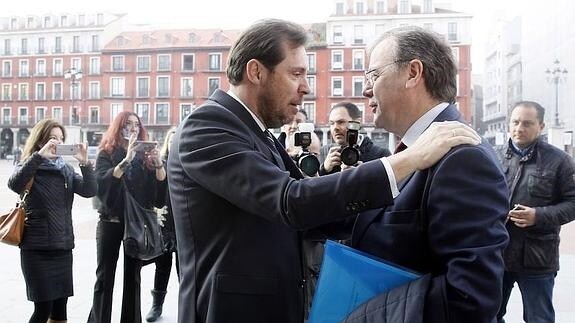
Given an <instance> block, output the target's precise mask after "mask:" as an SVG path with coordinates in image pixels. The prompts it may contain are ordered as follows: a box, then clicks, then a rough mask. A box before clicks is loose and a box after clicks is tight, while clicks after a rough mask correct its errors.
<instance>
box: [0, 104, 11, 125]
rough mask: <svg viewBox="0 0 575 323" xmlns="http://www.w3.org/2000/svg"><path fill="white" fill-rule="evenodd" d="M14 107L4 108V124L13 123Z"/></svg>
mask: <svg viewBox="0 0 575 323" xmlns="http://www.w3.org/2000/svg"><path fill="white" fill-rule="evenodd" d="M11 112H12V109H10V108H4V109H2V124H5V125H9V124H12V115H11Z"/></svg>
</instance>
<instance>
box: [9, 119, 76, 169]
mask: <svg viewBox="0 0 575 323" xmlns="http://www.w3.org/2000/svg"><path fill="white" fill-rule="evenodd" d="M54 128H60V130H62V135H63V139H64V141H66V129H65V128H64V126H62V125H61V124H60V123H59V122H58V121H56V119H42V120H40V121H39V122H38V123H37V124H36V125H35V126H34V128H32V131H31V132H30V136H28V139H26V144H25V145H24V149H23V150H22V156H21V157H20V160H26V158H28V157H30V156H31V155H32V154H33V153H35V152H37V151H39V150H40V149H42V147H44V145H45V144H46V143H47V142H48V141H49V140H50V132H52V129H54Z"/></svg>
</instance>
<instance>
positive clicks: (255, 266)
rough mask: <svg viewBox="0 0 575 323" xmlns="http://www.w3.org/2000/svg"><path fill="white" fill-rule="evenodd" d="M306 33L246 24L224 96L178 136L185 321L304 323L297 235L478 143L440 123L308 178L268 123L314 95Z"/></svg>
mask: <svg viewBox="0 0 575 323" xmlns="http://www.w3.org/2000/svg"><path fill="white" fill-rule="evenodd" d="M306 40H307V33H306V31H305V29H303V28H302V27H301V26H299V25H297V24H294V23H291V22H288V21H284V20H279V19H267V20H263V21H260V22H258V23H256V24H254V25H252V26H251V27H248V28H246V29H245V30H244V31H243V33H242V35H241V36H240V37H239V38H238V40H237V41H236V42H235V44H234V45H233V47H232V49H231V51H230V54H229V56H228V64H227V70H226V73H227V77H228V80H229V82H230V89H229V91H227V92H224V91H222V90H216V91H215V92H214V93H213V94H212V95H211V96H210V98H209V99H208V100H207V101H206V102H205V103H203V104H202V105H201V106H200V107H198V108H197V109H195V110H194V111H193V112H192V113H190V114H189V115H188V116H187V117H186V118H185V119H184V120H183V121H182V123H181V124H180V126H179V127H178V130H177V131H176V134H175V135H174V139H173V141H174V142H173V145H172V147H171V150H170V154H169V157H168V171H169V185H170V188H169V190H170V198H171V201H172V211H173V215H174V223H175V228H176V238H177V240H178V261H179V264H180V291H179V301H178V322H180V323H189V322H198V323H200V322H274V323H301V322H303V320H304V306H305V304H306V301H305V295H304V294H305V284H306V282H305V279H304V275H303V272H302V270H303V263H302V262H303V260H302V257H303V255H302V253H301V234H300V230H306V229H309V228H312V227H315V226H319V225H322V224H326V223H329V222H333V221H338V220H341V219H345V218H349V217H355V216H356V215H357V213H358V212H359V211H362V210H366V209H371V208H376V207H381V206H383V205H388V204H391V203H393V197H394V193H393V192H396V193H397V189H395V190H393V188H392V185H391V184H390V183H392V179H390V178H391V177H393V178H394V179H397V180H401V179H404V178H406V177H407V176H408V175H409V174H411V173H412V172H414V171H415V170H417V169H424V168H427V167H429V166H430V165H432V164H433V163H434V162H435V161H436V160H437V159H438V158H439V157H441V156H442V155H444V154H445V153H447V152H448V151H449V149H450V148H451V147H452V146H454V145H459V144H462V143H473V144H477V143H478V142H479V139H478V137H477V135H476V134H475V133H474V132H473V130H472V129H470V128H469V127H466V126H464V125H461V124H456V123H442V124H436V125H434V126H433V127H431V128H430V129H429V132H427V133H426V135H425V136H423V137H422V138H421V140H419V141H418V142H417V144H416V145H414V146H413V147H411V148H410V149H407V150H405V151H404V152H403V153H400V154H397V155H394V156H390V157H389V158H382V159H381V160H375V161H372V162H367V163H364V164H362V165H360V166H359V167H356V168H354V169H350V170H348V171H345V172H340V173H338V174H334V175H332V176H324V177H308V178H303V175H302V173H301V171H300V170H299V169H298V168H297V166H296V165H295V164H294V162H293V160H292V159H291V157H290V156H289V155H288V154H287V153H286V152H285V150H284V148H283V147H282V146H281V144H280V143H279V141H278V140H277V139H276V138H275V137H274V136H273V135H272V134H271V133H270V132H269V130H268V129H273V128H279V127H281V126H282V125H284V124H286V123H288V122H289V121H291V120H292V119H293V118H294V116H295V115H296V113H297V111H298V106H299V105H301V103H302V100H303V97H304V95H305V94H307V93H309V85H308V83H307V79H306V75H307V70H308V65H307V61H308V59H307V54H306V51H305V44H306ZM453 131H456V132H457V133H456V134H457V135H456V136H453V135H452V134H453Z"/></svg>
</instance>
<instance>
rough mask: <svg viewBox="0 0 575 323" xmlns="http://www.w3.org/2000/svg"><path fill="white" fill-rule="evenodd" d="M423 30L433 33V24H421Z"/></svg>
mask: <svg viewBox="0 0 575 323" xmlns="http://www.w3.org/2000/svg"><path fill="white" fill-rule="evenodd" d="M423 29H425V30H431V31H433V23H430V22H426V23H424V24H423Z"/></svg>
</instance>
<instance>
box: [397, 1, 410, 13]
mask: <svg viewBox="0 0 575 323" xmlns="http://www.w3.org/2000/svg"><path fill="white" fill-rule="evenodd" d="M409 2H410V1H409V0H399V7H398V9H397V10H398V12H397V13H410V12H411V10H410V9H411V8H410V3H409Z"/></svg>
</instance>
